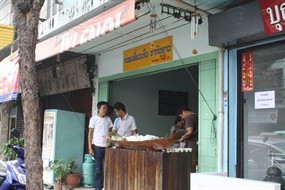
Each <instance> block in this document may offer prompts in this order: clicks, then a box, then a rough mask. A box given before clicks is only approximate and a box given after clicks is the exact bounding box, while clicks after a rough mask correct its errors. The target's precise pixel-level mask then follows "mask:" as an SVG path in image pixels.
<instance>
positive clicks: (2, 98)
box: [0, 52, 20, 102]
mask: <svg viewBox="0 0 285 190" xmlns="http://www.w3.org/2000/svg"><path fill="white" fill-rule="evenodd" d="M18 60H19V56H18V53H17V52H15V53H13V54H11V55H10V56H8V57H7V58H5V59H4V60H2V61H1V62H0V102H7V101H10V100H16V99H17V93H18V92H19V91H20V86H19V77H20V72H19V64H18Z"/></svg>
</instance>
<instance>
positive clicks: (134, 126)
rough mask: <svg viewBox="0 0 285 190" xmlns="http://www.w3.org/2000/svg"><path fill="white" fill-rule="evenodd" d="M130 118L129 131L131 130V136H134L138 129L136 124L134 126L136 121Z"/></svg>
mask: <svg viewBox="0 0 285 190" xmlns="http://www.w3.org/2000/svg"><path fill="white" fill-rule="evenodd" d="M131 118H132V123H131V124H132V126H131V129H132V135H135V134H137V133H138V128H137V124H136V120H135V118H134V117H131Z"/></svg>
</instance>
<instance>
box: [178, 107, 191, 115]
mask: <svg viewBox="0 0 285 190" xmlns="http://www.w3.org/2000/svg"><path fill="white" fill-rule="evenodd" d="M183 111H191V109H190V108H189V107H188V106H186V105H182V106H180V107H179V108H178V115H179V114H182V112H183Z"/></svg>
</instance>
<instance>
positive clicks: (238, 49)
mask: <svg viewBox="0 0 285 190" xmlns="http://www.w3.org/2000/svg"><path fill="white" fill-rule="evenodd" d="M282 6H284V3H283V4H281V3H279V2H276V1H270V2H269V1H262V0H260V1H252V2H250V3H247V4H245V5H243V6H241V7H236V8H232V9H230V10H228V11H225V12H223V13H222V14H220V15H219V14H218V15H215V16H213V17H212V18H211V17H210V18H209V20H210V21H209V22H210V32H212V33H211V34H212V36H211V37H212V38H210V44H212V45H215V46H219V47H224V48H226V49H227V50H226V54H225V65H224V70H225V78H227V80H225V82H224V84H225V95H226V96H225V102H227V104H225V109H226V110H227V112H228V117H227V118H226V119H225V123H227V124H228V135H229V136H228V138H229V141H228V152H229V166H228V173H229V176H232V177H242V178H246V179H254V180H261V181H264V180H268V179H269V181H274V180H272V179H273V178H272V177H274V178H275V179H276V178H279V179H282V178H281V177H282V176H284V174H285V173H284V169H285V168H284V163H285V162H284V161H285V160H284V158H285V157H284V156H285V154H284V152H285V138H284V117H283V115H284V95H283V94H284V74H283V72H284V71H283V70H284V66H285V65H284V64H285V62H284V60H285V56H284V39H285V38H284V31H283V28H282V26H283V24H284V20H282V19H281V17H279V16H278V15H280V14H282V11H281V9H279V7H282ZM238 15H239V16H238ZM241 15H242V16H241ZM275 16H277V17H275ZM222 17H223V19H222ZM273 17H274V18H276V19H278V18H279V21H277V22H274V21H273V20H272V19H273ZM225 18H227V19H225ZM233 19H235V20H236V21H239V22H235V24H231V25H229V22H231V21H233ZM283 19H284V18H283ZM214 21H215V24H216V25H217V26H221V25H220V24H223V25H224V26H225V27H224V28H223V29H221V28H218V27H214V25H212V24H213V23H214ZM275 21H276V20H275ZM211 23H212V24H211ZM218 31H221V32H222V33H223V32H225V31H233V33H232V34H231V35H225V36H223V39H222V38H221V37H217V34H218ZM215 36H216V37H215ZM231 139H235V140H231ZM272 167H274V168H273V169H272ZM270 172H273V173H270Z"/></svg>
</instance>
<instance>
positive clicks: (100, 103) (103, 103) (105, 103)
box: [97, 101, 109, 109]
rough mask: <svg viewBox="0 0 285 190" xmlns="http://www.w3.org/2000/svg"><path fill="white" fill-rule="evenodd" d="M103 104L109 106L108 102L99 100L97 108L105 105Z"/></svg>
mask: <svg viewBox="0 0 285 190" xmlns="http://www.w3.org/2000/svg"><path fill="white" fill-rule="evenodd" d="M103 105H106V106H108V107H109V104H108V102H105V101H100V102H98V103H97V109H100V108H101V106H103Z"/></svg>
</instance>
